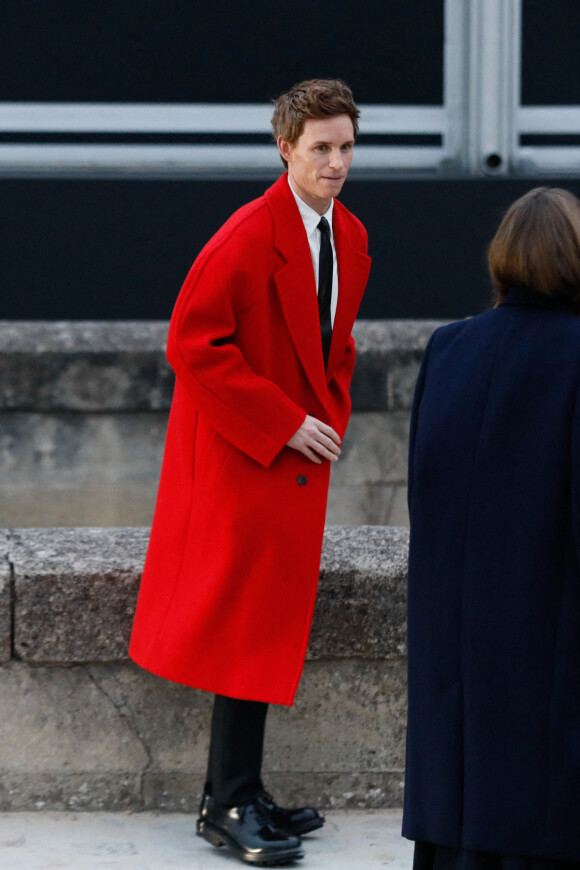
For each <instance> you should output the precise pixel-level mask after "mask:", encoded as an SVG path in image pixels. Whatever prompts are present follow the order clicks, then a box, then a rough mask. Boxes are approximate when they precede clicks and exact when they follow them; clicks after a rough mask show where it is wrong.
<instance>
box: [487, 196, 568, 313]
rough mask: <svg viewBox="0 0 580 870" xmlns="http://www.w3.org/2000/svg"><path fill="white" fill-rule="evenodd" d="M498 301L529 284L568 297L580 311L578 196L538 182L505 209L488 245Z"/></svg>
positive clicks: (558, 295)
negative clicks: (539, 185)
mask: <svg viewBox="0 0 580 870" xmlns="http://www.w3.org/2000/svg"><path fill="white" fill-rule="evenodd" d="M488 264H489V272H490V275H491V279H492V281H493V284H494V287H495V291H496V301H495V304H496V305H499V303H500V302H501V300H502V299H503V298H504V296H506V294H507V293H509V291H510V289H511V288H514V287H525V288H527V289H529V290H535V291H536V292H538V293H543V294H544V295H545V296H550V297H552V298H554V299H562V300H566V301H568V302H570V303H571V304H572V305H573V306H574V308H575V309H576V311H577V313H580V201H578V199H576V197H575V196H574V195H573V194H572V193H570V192H569V191H567V190H562V189H561V188H558V187H553V188H550V187H536V188H534V189H533V190H530V191H528V193H526V194H525V195H524V196H522V197H520V199H518V200H516V201H515V202H514V203H513V204H512V205H511V206H510V208H509V209H508V211H507V212H506V215H505V217H504V218H503V220H502V222H501V224H500V225H499V228H498V231H497V233H496V234H495V236H494V238H493V241H492V243H491V245H490V247H489V253H488Z"/></svg>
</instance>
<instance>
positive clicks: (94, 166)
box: [0, 103, 449, 176]
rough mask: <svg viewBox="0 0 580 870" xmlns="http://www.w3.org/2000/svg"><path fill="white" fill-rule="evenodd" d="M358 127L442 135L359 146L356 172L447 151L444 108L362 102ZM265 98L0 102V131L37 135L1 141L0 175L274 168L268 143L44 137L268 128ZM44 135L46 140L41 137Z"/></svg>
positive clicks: (408, 165)
mask: <svg viewBox="0 0 580 870" xmlns="http://www.w3.org/2000/svg"><path fill="white" fill-rule="evenodd" d="M360 108H361V119H360V132H361V133H362V134H368V135H385V134H386V135H389V134H390V135H403V136H404V135H420V134H427V135H432V134H436V135H440V136H441V141H442V145H441V146H433V145H422V144H416V145H397V144H395V145H388V144H385V145H381V144H375V145H358V146H357V149H356V162H355V167H356V169H358V170H363V171H366V170H387V171H389V170H395V171H404V170H411V171H414V170H420V171H425V170H437V169H438V168H439V167H440V165H441V164H442V162H443V160H444V159H445V158H446V157H448V156H449V155H448V154H447V153H446V150H445V143H446V141H447V139H448V126H449V113H448V112H447V111H446V109H445V108H443V107H438V106H433V107H422V106H418V107H415V106H381V105H368V104H367V105H362V106H361V107H360ZM271 117H272V106H271V105H269V104H256V103H249V104H227V103H224V104H216V103H208V104H200V103H195V104H189V105H186V104H176V105H167V104H135V103H131V104H115V103H102V104H83V103H0V133H3V134H5V135H6V134H8V135H10V134H12V136H13V138H14V139H17V137H18V135H19V134H22V135H27V134H35V135H37V136H38V139H39V141H37V142H34V143H31V142H30V141H25V142H21V143H19V142H17V141H14V142H5V143H4V144H2V145H0V175H59V176H63V175H77V174H90V175H99V174H105V175H141V174H145V173H146V174H160V175H172V174H195V173H197V172H199V173H208V172H215V173H218V174H224V175H228V174H231V173H234V172H235V173H239V172H242V173H243V172H249V173H255V172H260V171H266V172H268V173H270V172H271V171H273V170H274V169H276V168H279V166H280V159H279V156H278V153H277V150H276V148H275V147H274V146H273V145H260V144H221V143H215V144H212V143H211V142H210V143H207V144H184V143H175V144H154V143H151V142H148V143H146V142H135V143H129V144H128V143H126V142H123V143H121V142H119V143H106V144H105V143H99V142H92V143H91V142H89V143H87V142H83V143H80V142H63V143H58V144H57V143H54V142H50V141H48V140H49V138H50V136H53V135H54V134H63V135H71V134H83V135H85V136H86V135H89V136H90V135H91V134H95V135H103V134H110V135H115V134H135V135H141V136H143V135H147V134H150V135H152V136H155V135H160V134H183V135H187V134H200V133H201V134H208V135H211V134H215V135H216V136H217V135H219V134H224V133H229V134H238V135H247V134H264V135H270V134H271ZM43 134H45V135H46V137H47V139H46V140H45V141H43V140H42V136H43Z"/></svg>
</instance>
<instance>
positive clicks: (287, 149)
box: [276, 136, 292, 162]
mask: <svg viewBox="0 0 580 870" xmlns="http://www.w3.org/2000/svg"><path fill="white" fill-rule="evenodd" d="M276 143H277V145H278V151H279V152H280V156H281V157H283V158H284V160H286V162H288V158H289V156H290V154H291V153H292V146H291V145H290V143H289V142H287V141H286V139H283V138H282V136H278V139H277V140H276Z"/></svg>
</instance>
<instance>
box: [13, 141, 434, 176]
mask: <svg viewBox="0 0 580 870" xmlns="http://www.w3.org/2000/svg"><path fill="white" fill-rule="evenodd" d="M440 157H441V149H440V148H422V147H401V148H397V147H394V148H388V149H385V148H384V147H382V146H371V145H357V147H356V149H355V161H354V163H353V169H357V170H369V169H387V170H406V169H420V170H425V169H434V168H437V166H438V163H439V160H440ZM280 166H281V163H280V158H279V155H278V151H277V150H276V148H275V147H274V146H267V145H264V146H262V145H210V146H207V145H159V146H157V145H0V175H15V174H22V173H26V174H35V175H39V174H42V175H60V176H63V175H67V174H71V175H78V174H91V175H99V174H101V175H110V174H121V175H128V174H135V175H141V174H146V173H160V174H163V175H171V174H181V173H188V172H220V173H223V174H228V173H231V172H238V171H250V172H256V171H260V170H266V171H270V170H273V169H277V168H279V167H280Z"/></svg>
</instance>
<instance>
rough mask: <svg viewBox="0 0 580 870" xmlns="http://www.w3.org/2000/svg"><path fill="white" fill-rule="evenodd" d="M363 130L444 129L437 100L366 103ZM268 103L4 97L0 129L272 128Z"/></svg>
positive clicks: (165, 130)
mask: <svg viewBox="0 0 580 870" xmlns="http://www.w3.org/2000/svg"><path fill="white" fill-rule="evenodd" d="M360 109H361V123H360V126H361V131H362V132H364V133H399V132H401V133H441V134H443V133H444V131H445V128H446V123H445V111H444V110H443V108H441V107H438V106H427V107H423V106H386V105H385V106H383V105H372V104H363V105H361V107H360ZM271 117H272V107H271V106H270V105H268V104H264V105H258V104H249V103H247V104H227V103H214V104H201V103H191V104H189V105H183V104H180V105H167V104H158V103H149V104H146V105H137V104H121V103H119V104H114V103H0V131H1V132H19V133H153V132H155V133H224V132H227V133H269V132H270V130H271V127H270V119H271Z"/></svg>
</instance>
